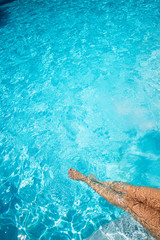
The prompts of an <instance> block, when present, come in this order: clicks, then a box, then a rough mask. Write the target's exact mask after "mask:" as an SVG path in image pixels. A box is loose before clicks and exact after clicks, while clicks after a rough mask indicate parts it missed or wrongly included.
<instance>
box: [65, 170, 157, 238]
mask: <svg viewBox="0 0 160 240" xmlns="http://www.w3.org/2000/svg"><path fill="white" fill-rule="evenodd" d="M68 175H69V177H70V178H71V179H73V180H77V181H83V182H85V183H87V184H88V185H89V186H90V187H91V188H92V189H93V190H94V191H96V192H97V193H98V194H99V195H100V196H102V197H103V198H104V199H106V200H107V201H108V202H109V203H111V204H113V205H115V206H117V207H119V208H122V209H123V210H125V211H127V212H129V213H130V214H131V215H132V216H133V217H134V218H135V219H136V220H137V221H139V223H140V224H141V225H142V226H143V227H144V228H145V229H146V230H147V231H148V232H149V233H150V234H151V235H152V236H153V237H154V238H156V239H157V240H160V189H158V188H151V187H143V186H134V185H131V184H128V183H123V182H112V181H108V182H101V181H99V180H98V179H96V178H95V177H94V176H93V175H89V176H88V177H87V176H85V175H83V174H82V173H80V172H78V171H77V170H75V169H73V168H70V169H69V171H68Z"/></svg>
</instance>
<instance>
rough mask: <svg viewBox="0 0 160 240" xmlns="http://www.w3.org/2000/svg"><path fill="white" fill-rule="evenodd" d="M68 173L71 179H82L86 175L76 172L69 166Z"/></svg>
mask: <svg viewBox="0 0 160 240" xmlns="http://www.w3.org/2000/svg"><path fill="white" fill-rule="evenodd" d="M68 175H69V177H70V178H71V179H73V180H77V181H83V180H84V179H85V178H86V176H85V175H83V174H82V173H80V172H78V171H77V170H75V169H73V168H70V169H69V171H68Z"/></svg>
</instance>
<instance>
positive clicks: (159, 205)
mask: <svg viewBox="0 0 160 240" xmlns="http://www.w3.org/2000/svg"><path fill="white" fill-rule="evenodd" d="M104 184H105V185H106V186H108V187H110V188H112V189H113V190H115V191H117V192H120V193H124V194H125V195H126V196H127V197H129V198H133V199H136V200H137V201H139V202H142V203H145V204H146V205H147V206H149V207H153V208H155V209H157V210H160V189H158V188H151V187H143V186H134V185H131V184H128V183H124V182H105V183H104Z"/></svg>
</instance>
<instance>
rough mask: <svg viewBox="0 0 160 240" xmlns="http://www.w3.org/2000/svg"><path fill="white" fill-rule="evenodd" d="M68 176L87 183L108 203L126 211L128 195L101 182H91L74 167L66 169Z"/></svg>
mask: <svg viewBox="0 0 160 240" xmlns="http://www.w3.org/2000/svg"><path fill="white" fill-rule="evenodd" d="M68 174H69V177H70V178H72V179H74V180H77V181H83V182H85V183H87V184H88V185H89V186H90V187H91V188H92V189H93V190H94V191H96V192H97V193H98V194H99V195H100V196H101V197H103V198H104V199H106V200H107V201H108V202H109V203H111V204H113V205H115V206H117V207H120V208H122V209H123V210H125V211H127V208H128V201H129V199H128V197H126V196H124V195H122V194H120V193H117V192H116V191H114V190H113V189H111V188H110V187H107V186H105V185H104V184H103V182H100V181H99V182H93V181H92V180H90V179H89V178H88V177H86V176H85V175H83V174H81V173H80V172H78V171H76V170H75V169H72V168H71V169H70V170H69V171H68Z"/></svg>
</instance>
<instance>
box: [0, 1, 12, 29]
mask: <svg viewBox="0 0 160 240" xmlns="http://www.w3.org/2000/svg"><path fill="white" fill-rule="evenodd" d="M13 1H14V0H0V27H3V26H5V25H7V23H8V21H7V20H8V12H7V8H8V7H9V6H8V5H7V4H8V3H11V2H13ZM6 5H7V6H6Z"/></svg>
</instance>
